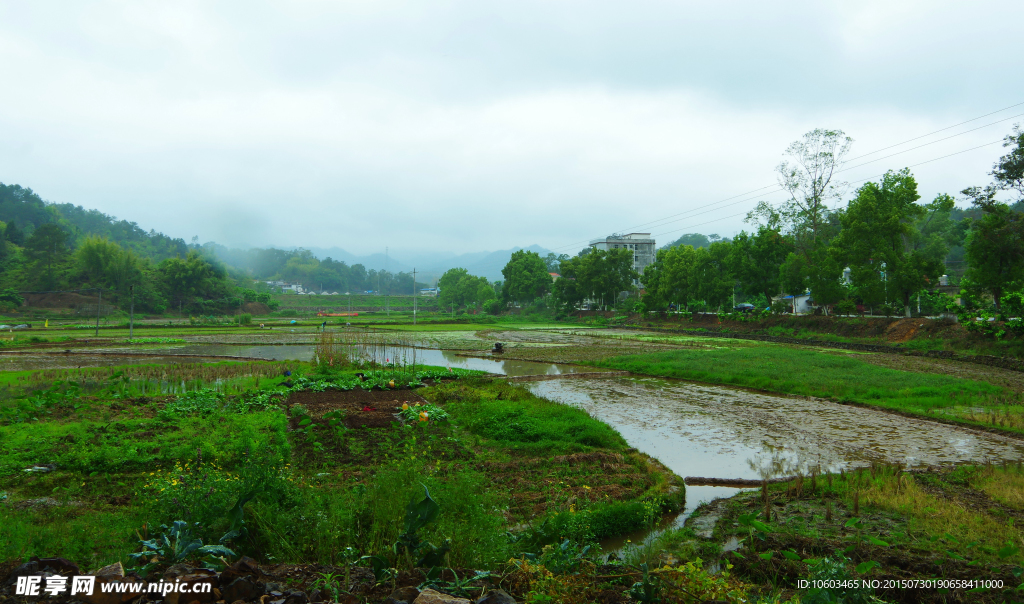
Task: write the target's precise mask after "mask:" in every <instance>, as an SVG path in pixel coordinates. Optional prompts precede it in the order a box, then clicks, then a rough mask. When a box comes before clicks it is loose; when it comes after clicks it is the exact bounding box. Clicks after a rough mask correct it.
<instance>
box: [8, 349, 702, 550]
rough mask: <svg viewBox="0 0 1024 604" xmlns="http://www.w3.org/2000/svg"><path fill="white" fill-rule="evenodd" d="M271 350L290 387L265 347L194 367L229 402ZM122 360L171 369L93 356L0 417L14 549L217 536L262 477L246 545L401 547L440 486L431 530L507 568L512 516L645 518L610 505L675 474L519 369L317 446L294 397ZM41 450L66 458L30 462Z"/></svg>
mask: <svg viewBox="0 0 1024 604" xmlns="http://www.w3.org/2000/svg"><path fill="white" fill-rule="evenodd" d="M264 365H269V366H271V367H272V368H273V372H274V377H264V378H263V381H262V382H261V383H260V386H261V387H262V388H264V389H266V388H270V389H276V388H278V387H279V386H278V383H279V382H280V381H281V378H280V371H281V369H282V367H283V365H280V364H259V363H252V364H244V363H239V364H215V365H212V364H202V365H200V364H196V365H192V366H189V367H188V370H189V371H190V372H192V373H194V374H195V375H196V376H198V377H197V378H196V379H195V380H193V381H190V382H189V384H188V388H189V390H190V391H191V390H193V389H194V388H196V387H198V386H203V385H204V383H203V382H204V380H205V382H213V381H217V382H218V384H219V388H220V390H221V391H222V392H228V397H229V400H230V399H231V397H232V395H231V394H230V392H231V391H232V390H233V391H234V392H236V393H238V392H243V391H246V392H251V390H252V388H254V387H255V386H256V379H255V377H254V376H251V375H248V374H246V373H245V371H246V370H247V369H246V368H247V367H248V370H256V369H258V368H259V367H263V366H264ZM119 369H123V370H125V371H127V372H141V373H140V375H141V376H142V377H140V378H139V379H145V375H146V374H147V372H151V371H153V370H155V369H159V368H154V367H138V366H132V367H124V368H96V369H91V370H73V371H75V372H82V371H84V373H82V374H81V375H76V377H78V378H79V381H80V382H81V388H80V390H79V389H77V388H75V387H61V388H55V389H50V390H49V391H47V392H44V393H39V392H36V393H35V394H33V395H32V397H44V398H45V401H47V402H46V403H45V404H43V403H39V407H38V408H37V411H38V413H35V417H24V416H18V417H17V419H15V420H12V421H14V422H15V423H8V424H6V425H0V494H2V495H3V496H5V497H6V501H5V503H3V504H2V505H0V526H3V530H0V561H4V560H12V559H19V560H23V559H25V558H27V557H29V556H33V555H39V556H54V555H56V556H64V557H67V558H70V559H73V560H75V561H76V562H78V563H79V564H81V565H83V566H84V567H87V568H97V567H99V566H102V565H104V564H108V563H111V562H114V561H118V560H120V561H122V562H124V563H126V564H128V560H127V558H126V556H127V554H128V553H130V552H132V551H135V550H136V549H137V537H136V531H139V532H140V533H143V534H144V533H145V532H146V531H147V530H148V531H149V536H150V537H152V536H155V535H154V531H155V530H156V529H155V528H154V527H158V526H159V525H160V524H170V523H171V522H172V521H175V520H182V519H184V520H188V521H190V522H200V523H201V526H202V529H201V531H202V534H201V535H200V536H201V537H202V539H203V540H204V542H205V543H215V542H216V541H217V539H218V538H219V537H220V536H221V535H223V534H224V532H225V531H226V530H227V528H228V526H229V512H228V510H230V509H231V508H232V507H233V506H234V505H235V502H236V501H238V500H239V498H240V497H242V496H243V495H244V494H245V493H248V492H254V493H256V497H255V499H253V500H252V501H251V502H250V503H249V504H248V505H247V506H246V507H245V519H246V523H247V527H248V530H249V537H248V538H247V540H246V541H245V542H244V543H236V544H233V545H232V547H237V549H238V551H239V553H240V554H246V555H252V556H257V557H259V558H260V559H261V561H264V562H271V561H273V562H285V561H289V562H318V563H326V564H337V563H339V562H340V560H339V558H338V556H339V555H340V553H341V552H342V551H344V549H345V548H346V547H354V548H356V549H357V550H358V552H359V554H379V555H382V556H386V557H389V556H390V557H392V558H393V557H394V550H393V545H394V543H395V540H396V539H397V535H398V533H399V532H400V531H401V527H402V519H403V518H404V515H405V509H406V506H407V505H408V504H409V502H410V501H411V500H413V499H414V498H416V497H422V486H421V485H426V486H427V487H428V488H429V489H430V492H431V494H432V495H433V497H434V498H435V500H436V501H437V502H438V503H439V504H440V505H441V507H442V513H441V516H440V518H439V519H438V520H437V522H436V523H434V524H432V525H431V526H429V527H427V528H425V529H424V530H423V531H422V534H421V537H423V538H425V539H429V540H431V541H432V542H433V543H435V544H440V543H443V542H445V541H446V540H448V539H450V540H451V544H452V548H453V549H452V551H451V553H450V554H449V558H448V561H447V563H448V564H449V565H451V566H456V567H460V568H467V567H468V568H496V567H497V566H498V565H500V564H502V563H504V562H505V561H507V560H508V559H509V558H510V557H513V556H515V555H517V554H518V553H520V552H522V551H524V550H523V548H524V547H526V546H525V545H514V542H513V541H510V540H509V539H507V537H506V532H507V531H508V530H509V528H510V527H511V526H513V525H520V527H521V526H522V525H523V523H526V524H530V523H533V524H536V523H538V522H540V521H541V520H542V519H544V518H547V517H553V516H556V515H558V514H559V513H567V512H572V511H573V510H576V511H583V510H588V509H590V508H591V507H592V506H597V507H596V508H595V511H594V513H593V517H594V519H595V520H594V524H595V526H596V528H597V529H599V531H598V532H601V533H602V534H603V533H605V532H609V531H611V532H614V531H617V530H620V529H622V527H627V528H635V527H634V526H633V525H634V524H636V519H637V517H639V516H638V513H632V515H627V516H628V517H627V516H623V517H622V518H618V519H616V518H612V517H611V516H609V514H608V513H606V512H607V511H608V510H610V509H617V508H614V506H613V507H612V508H609V507H608V506H609V505H610V503H609V502H616V501H624V502H627V503H629V505H628V506H627V508H628V509H629V510H631V511H632V512H636V511H637V510H639V509H640V508H638V507H637V505H639V504H638V503H637V502H640V501H648V500H650V501H654V502H655V503H652V504H644V505H655V506H656V505H660V504H665V505H667V503H665V502H666V501H668V498H667V497H664V498H663V497H661V494H663V493H667V492H668V491H669V489H668V488H667V487H668V485H669V483H670V482H671V477H668V476H666V475H663V474H661V473H659V472H658V471H657V470H656V469H654V467H653V466H652V465H650V464H649V463H648V461H647V459H646V458H645V457H644V456H642V455H640V454H637V453H630V452H628V451H627V447H626V443H625V442H624V441H623V439H622V438H621V436H620V435H619V434H618V433H617V432H615V430H613V429H612V428H611V427H609V426H607V425H606V424H603V423H602V422H600V421H598V420H595V419H593V418H592V417H590V416H589V415H587V414H586V413H585V412H583V411H580V410H578V409H575V408H572V407H568V406H564V405H560V404H558V403H553V402H551V401H547V400H544V399H539V398H537V397H534V396H533V395H531V394H530V393H529V392H527V391H526V390H525V389H523V388H521V387H518V386H513V385H510V384H508V383H505V382H500V381H488V380H475V379H470V380H467V381H466V382H463V381H461V380H460V381H457V382H450V383H443V384H439V385H436V386H434V387H432V388H426V389H423V390H421V391H419V392H420V393H422V395H424V396H425V397H427V400H429V401H433V402H437V403H440V404H442V405H444V407H445V408H446V409H447V410H448V412H449V413H450V415H451V418H452V419H451V421H447V422H436V423H435V422H431V423H430V424H429V425H428V424H418V423H417V424H415V425H409V426H401V425H399V424H397V423H393V424H390V425H389V426H386V427H378V428H370V429H362V430H360V429H349V430H347V431H345V432H344V433H343V434H342V433H338V432H336V431H335V430H333V429H328V427H327V424H326V423H322V424H318V427H317V431H318V434H319V442H318V445H317V446H314V445H313V444H312V441H310V440H309V439H307V438H306V436H305V435H304V434H303V433H302V432H300V431H297V430H294V429H291V430H290V429H289V422H291V421H293V420H295V416H294V415H292V414H291V411H294V409H292V410H291V411H290V410H288V409H286V408H285V407H284V406H283V405H281V404H280V403H281V402H283V399H280V398H275V399H273V403H272V404H271V406H270V408H265V410H257V411H252V412H248V413H245V412H232V411H231V410H230V409H227V408H224V407H223V406H220V405H214V406H212V407H210V408H209V409H205V411H206V412H204V413H172V412H169V411H168V409H169V407H168V403H169V402H171V401H173V400H174V397H173V395H172V396H166V395H164V396H161V395H158V396H155V397H154V396H152V395H150V396H139V393H137V392H135V390H137V389H138V384H136V382H135V378H134V377H133V378H132V379H131V380H129V381H128V382H124V381H123V377H124V376H122V377H120V378H117V379H116V380H114V381H112V382H110V381H109V377H110V376H111V375H116V374H117V373H118V370H119ZM292 370H293V371H294V372H295V373H294V374H293V376H292V379H293V380H294V379H295V377H296V376H298V375H302V374H305V373H309V372H310V371H311V369H310V367H309V366H308V365H306V364H293V365H292ZM40 373H43V372H40V371H37V372H18V373H17V374H12V375H11V376H9V378H13V379H9V381H8V383H10V384H11V385H12V386H13V388H11V390H10V391H9V392H8V397H7V399H6V400H3V401H0V404H3V405H11V404H15V403H17V402H18V401H19V400H24V399H16V398H12V397H11V396H10V395H12V394H15V390H17V389H22V390H23V389H25V388H26V386H27V384H29V383H33V384H34V383H40V382H39V380H38V379H35V378H38V376H37V375H36V374H40ZM51 373H53V372H52V370H51ZM337 373H338V375H342V374H344V375H346V376H347V375H349V374H351V373H352V372H351V371H346V372H337ZM47 375H49V374H47ZM132 375H134V374H130V375H129V377H131V376H132ZM93 378H95V379H93ZM50 381H51V382H52V381H54V380H50ZM108 382H109V383H108ZM209 385H210V384H209V383H205V386H207V387H208V386H209ZM119 389H120V390H119ZM88 393H92V394H88ZM234 396H239V395H237V394H236V395H234ZM246 396H249V394H246ZM40 400H43V399H40ZM33 404H35V403H33ZM236 411H237V410H236ZM293 427H294V426H293ZM200 452H201V459H200ZM559 455H568V456H573V455H575V456H579V457H572V461H566V459H565V458H559V457H558V456H559ZM40 465H52V466H54V469H53V470H52V471H50V472H25V471H24V470H25V469H26V468H31V467H33V466H40ZM609 468H612V469H609ZM681 492H682V490H681V489H679V490H678V491H677V494H676V495H675V498H676V499H673V500H672V502H671V503H672V504H673V505H678V501H677V499H678V498H679V494H680V493H681ZM44 498H45V499H44ZM630 502H631V503H630ZM598 508H600V509H598ZM623 509H626V508H623ZM602 510H604V511H602ZM613 516H614V515H613ZM581 517H582V516H581ZM622 530H625V529H622ZM537 534H540V533H534V534H532V536H531V539H533V537H535V536H536V535H537ZM559 536H560V535H559V534H552V535H549V537H550V540H553V539H555V538H558V537H559ZM550 540H549V541H547V542H550ZM533 542H534V541H531V543H533ZM523 543H524V544H525V543H526V542H525V541H524V542H523ZM536 543H537V545H538V546H539V545H542V544H543V543H541V542H540V541H537V542H536ZM393 562H400V561H397V560H393Z"/></svg>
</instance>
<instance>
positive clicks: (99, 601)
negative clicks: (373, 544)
mask: <svg viewBox="0 0 1024 604" xmlns="http://www.w3.org/2000/svg"><path fill="white" fill-rule="evenodd" d="M83 574H85V575H94V576H96V577H97V578H96V587H95V588H94V592H93V595H92V596H91V597H82V596H76V597H71V596H69V595H68V593H67V592H65V593H64V594H62V595H60V596H57V597H46V594H44V595H43V597H27V596H18V595H15V593H14V592H15V586H16V584H17V580H18V577H41V581H42V582H43V585H44V586H45V581H46V578H47V577H52V576H57V575H60V576H63V577H67V578H68V585H69V586H70V577H73V576H76V575H83ZM482 575H486V576H482ZM633 575H636V576H639V573H638V572H633V573H627V575H626V576H627V577H632V576H633ZM2 576H6V578H5V579H4V580H3V582H2V583H0V604H7V603H15V602H17V603H19V604H20V603H23V602H60V603H62V604H63V603H73V602H81V603H82V604H122V603H127V602H132V603H133V604H143V603H148V602H163V603H165V604H190V603H192V602H198V603H199V604H214V603H216V604H238V603H243V604H249V603H253V604H255V603H259V604H317V603H328V602H338V603H347V604H355V603H367V604H370V603H384V604H403V603H405V604H466V603H474V602H479V603H481V604H514V603H515V602H517V601H520V602H521V601H523V600H522V594H517V595H518V596H519V597H518V598H516V597H513V596H512V595H510V594H509V593H508V592H507V591H505V589H501V587H500V585H501V586H504V587H505V588H506V589H508V590H511V591H514V588H515V586H516V577H515V576H514V573H512V574H505V575H501V574H489V573H480V574H479V576H480V578H478V579H476V580H472V581H467V580H466V579H468V578H472V577H477V576H478V574H477V571H475V570H473V569H462V568H459V569H451V568H446V569H443V570H441V571H432V569H420V568H416V569H411V570H402V571H399V572H398V574H397V576H394V577H393V578H391V579H389V580H387V581H384V582H380V583H378V582H377V580H376V578H375V577H374V574H373V572H372V571H371V570H370V569H369V568H367V567H365V566H350V567H345V566H331V565H323V564H259V563H257V562H256V561H255V560H253V559H251V558H247V557H243V558H242V559H240V560H238V561H237V562H235V563H234V564H232V565H231V566H228V567H226V568H224V570H223V571H221V572H216V571H212V570H207V569H205V568H198V567H194V566H190V565H187V564H175V565H173V566H169V567H165V568H164V569H153V570H151V571H150V572H149V573H148V575H147V576H146V577H145V578H143V577H141V576H140V575H139V574H137V573H135V572H126V571H125V569H124V567H123V566H122V565H121V564H120V563H115V564H112V565H110V566H106V567H103V568H101V569H96V570H92V571H88V570H85V569H81V568H79V566H78V565H77V564H75V562H73V561H71V560H65V559H63V558H42V559H40V558H33V559H31V560H30V561H29V562H27V563H25V564H20V565H19V564H17V562H12V561H9V562H7V563H4V564H3V565H0V577H2ZM324 577H329V578H330V579H329V580H326V581H325V579H324ZM160 581H164V582H166V583H183V584H186V585H189V586H195V585H197V584H198V585H205V584H208V585H209V586H210V587H209V588H205V587H203V588H199V590H200V592H201V593H168V594H167V595H166V596H164V595H161V594H159V593H146V592H142V591H139V590H137V589H136V588H128V591H126V592H125V593H116V594H115V593H102V587H101V585H103V584H109V583H157V582H160ZM325 583H326V584H325ZM452 585H454V586H455V587H454V588H453V587H452ZM193 589H196V588H195V587H193ZM207 589H208V591H205V590H207ZM40 593H43V592H42V589H41V590H40ZM604 601H607V602H628V601H629V600H628V599H626V598H623V597H622V596H621V595H619V597H617V598H615V599H610V600H604Z"/></svg>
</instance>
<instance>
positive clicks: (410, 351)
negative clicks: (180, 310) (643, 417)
mask: <svg viewBox="0 0 1024 604" xmlns="http://www.w3.org/2000/svg"><path fill="white" fill-rule="evenodd" d="M387 351H388V354H389V355H391V356H394V357H396V358H391V356H389V360H391V361H395V360H397V361H398V362H400V363H406V364H411V363H412V360H413V356H414V355H415V359H416V364H417V365H434V366H437V367H453V368H461V369H475V370H479V371H487V372H489V373H496V374H500V375H507V376H509V377H515V376H524V375H560V374H563V373H576V372H579V371H589V370H588V369H585V368H581V367H577V366H575V365H563V364H557V363H538V362H536V361H517V360H513V359H507V360H506V359H500V358H498V359H483V358H476V357H464V356H458V355H457V354H456V353H454V352H450V351H447V350H437V349H428V348H412V347H408V346H388V347H387ZM96 352H99V350H84V351H83V350H79V351H72V353H70V354H63V353H60V352H52V353H51V352H48V353H27V354H17V355H0V370H8V371H12V370H26V369H50V368H55V367H106V366H110V365H138V364H145V363H161V364H162V363H182V362H188V363H195V362H201V361H216V360H218V359H216V358H212V357H223V356H231V357H249V358H261V359H267V360H277V361H309V360H312V359H313V355H314V354H315V352H316V347H315V346H314V345H312V344H182V345H179V346H159V347H151V348H150V347H141V346H135V347H132V348H124V347H118V348H104V349H103V350H102V352H104V353H106V354H102V355H100V354H95V353H96ZM118 352H121V353H125V354H124V355H119V354H117V353H118ZM90 353H91V354H90ZM127 353H134V354H127ZM139 353H145V354H139ZM172 355H173V356H172ZM378 356H380V355H378ZM183 357H184V358H183ZM204 357H207V358H204ZM379 360H383V359H379Z"/></svg>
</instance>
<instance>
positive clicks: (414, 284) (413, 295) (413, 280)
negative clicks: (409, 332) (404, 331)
mask: <svg viewBox="0 0 1024 604" xmlns="http://www.w3.org/2000/svg"><path fill="white" fill-rule="evenodd" d="M412 324H413V325H415V324H416V267H415V266H414V267H412Z"/></svg>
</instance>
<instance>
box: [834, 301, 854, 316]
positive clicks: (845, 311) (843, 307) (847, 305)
mask: <svg viewBox="0 0 1024 604" xmlns="http://www.w3.org/2000/svg"><path fill="white" fill-rule="evenodd" d="M836 312H837V313H839V314H841V315H852V314H856V312H857V303H856V302H854V301H853V300H849V299H847V300H843V301H842V302H840V303H839V304H836Z"/></svg>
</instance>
